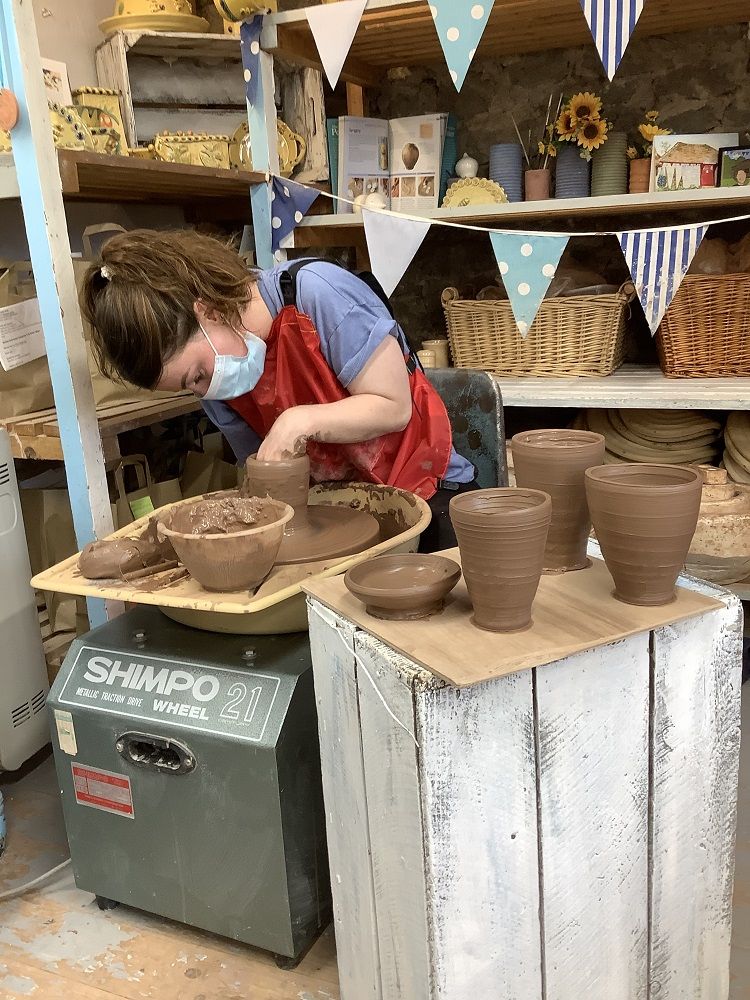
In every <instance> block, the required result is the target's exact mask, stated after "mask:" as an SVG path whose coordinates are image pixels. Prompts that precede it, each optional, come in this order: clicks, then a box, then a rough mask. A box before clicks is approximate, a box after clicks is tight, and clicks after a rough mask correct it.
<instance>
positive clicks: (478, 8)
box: [430, 0, 495, 90]
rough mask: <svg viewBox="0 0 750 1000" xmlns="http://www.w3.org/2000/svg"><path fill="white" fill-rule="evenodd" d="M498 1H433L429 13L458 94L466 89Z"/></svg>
mask: <svg viewBox="0 0 750 1000" xmlns="http://www.w3.org/2000/svg"><path fill="white" fill-rule="evenodd" d="M494 3H495V0H481V2H480V3H477V2H476V0H432V2H431V3H430V13H431V14H432V17H433V20H434V21H435V29H436V31H437V33H438V38H439V39H440V44H441V45H442V47H443V52H444V53H445V61H446V63H447V64H448V72H449V73H450V75H451V80H453V83H454V84H455V87H456V90H460V89H461V87H463V85H464V80H465V79H466V74H467V73H468V71H469V66H470V65H471V60H472V59H473V58H474V55H475V53H476V51H477V47H478V45H479V41H480V39H481V37H482V35H483V33H484V29H485V27H486V26H487V21H488V20H489V17H490V14H491V13H492V7H493V5H494Z"/></svg>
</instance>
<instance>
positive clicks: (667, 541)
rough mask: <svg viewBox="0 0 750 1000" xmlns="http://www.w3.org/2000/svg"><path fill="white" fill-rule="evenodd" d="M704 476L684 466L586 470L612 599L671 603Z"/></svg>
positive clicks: (696, 515)
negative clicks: (610, 583)
mask: <svg viewBox="0 0 750 1000" xmlns="http://www.w3.org/2000/svg"><path fill="white" fill-rule="evenodd" d="M702 485H703V477H702V476H701V474H700V472H699V470H698V469H696V468H693V467H689V466H683V465H642V464H633V465H601V466H598V467H595V468H592V469H587V470H586V495H587V497H588V503H589V510H590V511H591V520H592V522H593V524H594V530H595V531H596V537H597V539H598V541H599V545H600V546H601V550H602V555H603V556H604V561H605V562H606V564H607V569H608V570H609V572H610V573H611V574H612V579H613V580H614V581H615V597H617V598H618V599H619V600H621V601H624V602H625V603H626V604H639V605H644V606H648V607H655V606H658V605H662V604H669V603H670V602H671V601H673V600H674V599H675V583H676V582H677V577H678V576H679V574H680V570H681V569H682V567H683V566H684V564H685V560H686V559H687V554H688V551H689V549H690V543H691V541H692V539H693V535H694V534H695V528H696V525H697V523H698V513H699V511H700V503H701V489H702Z"/></svg>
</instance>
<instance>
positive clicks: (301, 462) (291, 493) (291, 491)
mask: <svg viewBox="0 0 750 1000" xmlns="http://www.w3.org/2000/svg"><path fill="white" fill-rule="evenodd" d="M309 492H310V459H309V458H308V457H307V455H301V456H300V457H298V458H288V459H284V460H283V461H281V462H260V461H258V457H257V455H251V456H250V457H249V458H248V460H247V462H246V463H245V481H244V483H243V484H242V495H243V496H247V497H273V499H274V500H283V501H284V503H288V504H289V506H290V507H293V508H294V517H293V519H292V521H291V522H290V523H289V524H288V525H287V526H286V534H287V535H288V534H291V533H292V532H294V531H298V530H300V529H302V528H306V527H307V524H308V517H307V497H308V493H309Z"/></svg>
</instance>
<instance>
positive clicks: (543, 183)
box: [523, 169, 551, 201]
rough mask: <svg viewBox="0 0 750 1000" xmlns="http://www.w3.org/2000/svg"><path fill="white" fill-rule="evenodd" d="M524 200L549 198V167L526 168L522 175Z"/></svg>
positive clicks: (544, 199)
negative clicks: (524, 192) (540, 168)
mask: <svg viewBox="0 0 750 1000" xmlns="http://www.w3.org/2000/svg"><path fill="white" fill-rule="evenodd" d="M523 180H524V187H525V191H526V201H546V199H547V198H549V191H550V180H551V174H550V171H549V169H545V170H527V171H526V173H525V174H524V175H523Z"/></svg>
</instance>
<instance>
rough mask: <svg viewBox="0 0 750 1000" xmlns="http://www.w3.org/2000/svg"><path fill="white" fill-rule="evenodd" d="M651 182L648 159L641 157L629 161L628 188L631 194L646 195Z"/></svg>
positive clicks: (649, 161)
mask: <svg viewBox="0 0 750 1000" xmlns="http://www.w3.org/2000/svg"><path fill="white" fill-rule="evenodd" d="M650 181H651V160H650V159H649V158H648V157H645V156H644V157H641V158H640V159H638V160H631V161H630V187H629V188H628V190H629V191H630V193H631V194H646V193H647V192H648V189H649V186H650Z"/></svg>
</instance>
